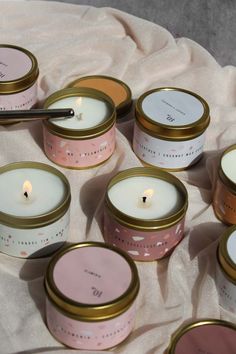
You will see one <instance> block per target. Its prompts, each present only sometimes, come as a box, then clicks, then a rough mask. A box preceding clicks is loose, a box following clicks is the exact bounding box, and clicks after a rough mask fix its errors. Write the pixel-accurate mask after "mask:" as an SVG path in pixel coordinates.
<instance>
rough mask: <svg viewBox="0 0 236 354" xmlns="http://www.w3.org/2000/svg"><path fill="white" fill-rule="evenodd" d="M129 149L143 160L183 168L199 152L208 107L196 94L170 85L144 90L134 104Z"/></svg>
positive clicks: (203, 136)
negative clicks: (134, 115) (132, 131)
mask: <svg viewBox="0 0 236 354" xmlns="http://www.w3.org/2000/svg"><path fill="white" fill-rule="evenodd" d="M135 114H136V122H135V127H134V136H133V150H134V152H135V154H136V155H137V156H138V158H139V159H140V160H141V161H143V162H144V163H146V164H149V165H153V166H157V167H160V168H162V169H167V170H183V169H185V168H187V167H190V166H191V165H193V164H194V163H196V162H197V161H198V160H199V159H200V157H201V156H202V152H203V145H204V140H205V130H206V128H207V127H208V125H209V122H210V117H209V107H208V104H207V103H206V102H205V101H204V99H203V98H202V97H200V96H198V95H197V94H195V93H193V92H191V91H188V90H184V89H180V88H174V87H164V88H157V89H153V90H151V91H148V92H145V93H144V94H143V95H142V96H140V97H139V99H138V101H137V104H136V111H135Z"/></svg>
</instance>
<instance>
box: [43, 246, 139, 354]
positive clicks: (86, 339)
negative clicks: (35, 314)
mask: <svg viewBox="0 0 236 354" xmlns="http://www.w3.org/2000/svg"><path fill="white" fill-rule="evenodd" d="M75 270H76V271H75ZM45 290H46V320H47V326H48V328H49V330H50V332H51V333H52V335H53V336H54V337H55V338H56V339H57V340H58V341H60V342H61V343H63V344H65V345H67V346H69V347H72V348H76V349H85V350H103V349H107V348H111V347H114V346H116V345H117V344H119V343H121V342H122V341H123V340H124V339H125V338H126V337H127V336H128V335H129V334H130V332H131V330H132V328H133V326H134V319H135V305H136V297H137V295H138V292H139V277H138V272H137V268H136V266H135V264H134V262H133V261H132V259H131V258H130V257H129V256H128V255H127V254H126V253H125V252H122V251H121V250H119V249H117V248H116V247H113V246H108V245H106V244H104V243H100V242H84V243H78V244H74V245H70V246H69V247H67V248H65V249H64V250H62V251H61V252H58V253H57V254H56V255H54V257H53V258H52V260H51V261H50V263H49V265H48V268H47V272H46V276H45Z"/></svg>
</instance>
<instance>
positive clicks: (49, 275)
mask: <svg viewBox="0 0 236 354" xmlns="http://www.w3.org/2000/svg"><path fill="white" fill-rule="evenodd" d="M82 247H102V248H106V249H109V250H111V251H113V252H116V253H118V254H119V255H120V256H121V257H123V258H124V259H125V260H126V262H127V263H128V265H129V267H130V270H131V273H132V278H131V282H130V285H129V287H128V289H126V291H125V292H124V293H123V294H122V295H121V296H119V297H118V298H116V299H114V300H112V301H110V302H106V303H101V304H98V305H93V304H85V303H79V302H77V301H74V300H72V299H70V298H68V297H67V296H65V295H64V294H62V293H61V292H60V290H59V289H58V288H57V286H56V284H55V282H54V279H53V271H54V267H55V265H56V263H57V261H58V260H59V259H60V258H61V257H62V256H63V255H64V254H66V253H67V252H70V251H71V250H74V249H78V248H82ZM44 286H45V290H46V295H47V297H48V299H49V300H50V301H51V302H52V304H53V305H55V306H56V307H57V308H58V309H59V310H60V311H61V312H63V313H64V314H66V315H67V316H69V317H72V318H74V319H77V320H80V321H88V322H96V321H103V320H109V319H112V318H114V317H117V316H119V315H121V314H122V313H124V312H125V311H127V310H128V308H129V307H130V306H131V305H132V304H133V302H134V300H135V299H136V297H137V295H138V292H139V287H140V283H139V276H138V271H137V267H136V265H135V263H134V261H133V260H132V259H131V257H130V256H129V255H128V254H127V253H125V252H124V251H122V250H121V249H119V248H118V247H115V246H112V245H108V244H106V243H102V242H95V241H91V242H81V243H77V244H73V245H69V246H67V247H66V248H64V249H63V250H62V251H59V252H57V253H56V254H55V255H54V256H53V257H52V259H51V261H50V262H49V265H48V267H47V270H46V274H45V279H44Z"/></svg>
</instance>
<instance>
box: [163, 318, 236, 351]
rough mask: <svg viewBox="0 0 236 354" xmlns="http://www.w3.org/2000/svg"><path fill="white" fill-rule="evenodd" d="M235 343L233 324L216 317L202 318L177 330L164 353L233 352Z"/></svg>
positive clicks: (235, 335) (234, 327)
mask: <svg viewBox="0 0 236 354" xmlns="http://www.w3.org/2000/svg"><path fill="white" fill-rule="evenodd" d="M235 343H236V326H235V324H233V323H231V322H228V321H223V320H218V319H202V320H199V321H195V322H192V323H189V324H186V325H183V326H182V327H181V328H180V329H179V330H177V331H176V332H175V333H174V335H173V336H172V339H171V342H170V345H169V347H168V349H167V351H166V354H223V353H224V354H233V353H234V352H235Z"/></svg>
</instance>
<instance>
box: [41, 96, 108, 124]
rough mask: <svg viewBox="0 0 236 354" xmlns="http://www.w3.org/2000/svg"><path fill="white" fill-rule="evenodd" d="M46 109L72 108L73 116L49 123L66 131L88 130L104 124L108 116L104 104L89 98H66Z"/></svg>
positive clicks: (106, 106)
mask: <svg viewBox="0 0 236 354" xmlns="http://www.w3.org/2000/svg"><path fill="white" fill-rule="evenodd" d="M48 108H51V109H54V108H73V110H74V112H75V115H74V116H73V117H70V118H65V119H61V118H60V119H56V118H54V119H50V121H51V122H52V123H53V124H55V125H58V126H60V127H63V128H66V129H75V130H80V129H88V128H92V127H95V126H97V125H98V124H101V123H102V122H104V121H105V120H106V119H107V118H108V116H109V115H110V113H111V112H110V109H109V106H108V104H107V103H106V102H104V101H101V100H98V99H95V98H91V97H80V96H77V97H66V98H62V99H61V100H59V101H56V102H54V103H53V104H51V105H50V106H49V107H48Z"/></svg>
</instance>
